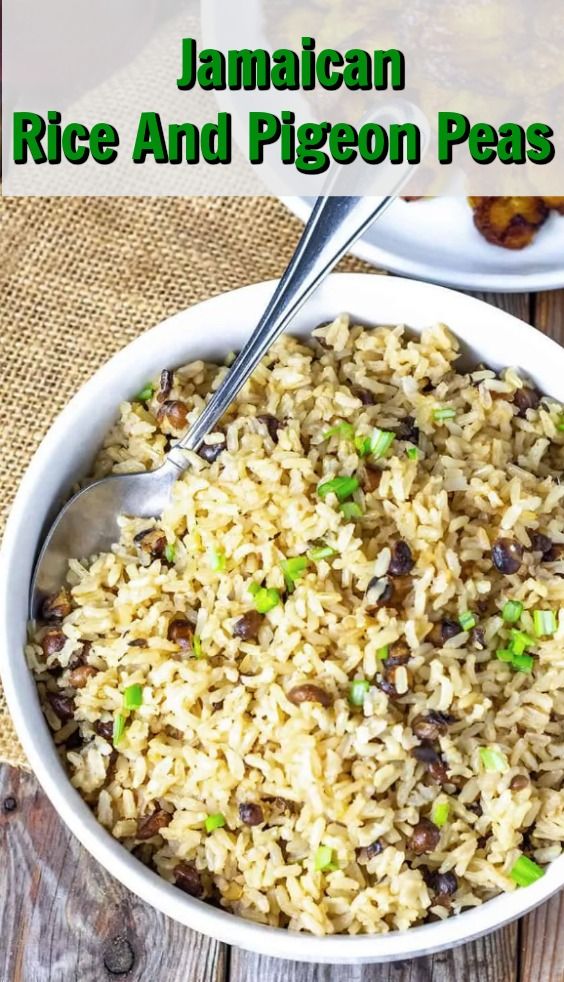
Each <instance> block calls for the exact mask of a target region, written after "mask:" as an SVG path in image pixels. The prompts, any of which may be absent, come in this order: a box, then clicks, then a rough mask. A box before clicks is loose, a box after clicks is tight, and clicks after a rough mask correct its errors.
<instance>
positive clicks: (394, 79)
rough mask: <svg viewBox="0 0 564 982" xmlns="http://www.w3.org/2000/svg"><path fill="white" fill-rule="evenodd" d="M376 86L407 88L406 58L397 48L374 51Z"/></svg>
mask: <svg viewBox="0 0 564 982" xmlns="http://www.w3.org/2000/svg"><path fill="white" fill-rule="evenodd" d="M374 88H375V89H378V90H380V89H389V88H392V89H395V90H396V91H401V90H402V89H405V58H404V56H403V54H402V52H401V51H398V49H397V48H390V49H389V50H388V51H375V52H374Z"/></svg>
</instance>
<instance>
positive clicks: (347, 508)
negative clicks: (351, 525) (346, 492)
mask: <svg viewBox="0 0 564 982" xmlns="http://www.w3.org/2000/svg"><path fill="white" fill-rule="evenodd" d="M340 510H341V512H342V513H343V515H344V516H345V518H362V515H363V511H362V508H361V507H360V505H357V503H356V501H344V502H343V504H342V505H341V509H340Z"/></svg>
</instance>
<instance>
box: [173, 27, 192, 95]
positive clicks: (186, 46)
mask: <svg viewBox="0 0 564 982" xmlns="http://www.w3.org/2000/svg"><path fill="white" fill-rule="evenodd" d="M181 68H182V71H181V73H180V78H179V79H177V80H176V84H177V86H178V88H179V89H193V88H194V85H195V84H196V42H195V40H194V38H182V65H181Z"/></svg>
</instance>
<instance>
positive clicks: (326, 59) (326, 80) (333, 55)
mask: <svg viewBox="0 0 564 982" xmlns="http://www.w3.org/2000/svg"><path fill="white" fill-rule="evenodd" d="M344 63H345V60H344V58H343V56H342V55H341V54H339V52H338V51H334V50H333V48H325V49H324V50H323V51H320V52H319V55H318V58H317V80H318V82H319V84H320V85H322V86H323V88H324V89H330V90H335V89H339V88H340V87H341V85H342V84H343V76H342V74H341V72H332V71H330V70H329V69H330V66H331V65H335V66H336V67H337V68H342V67H343V65H344Z"/></svg>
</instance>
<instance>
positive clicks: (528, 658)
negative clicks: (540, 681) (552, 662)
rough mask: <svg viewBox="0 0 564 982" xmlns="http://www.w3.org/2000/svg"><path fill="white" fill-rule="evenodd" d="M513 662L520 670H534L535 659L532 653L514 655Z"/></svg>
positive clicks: (514, 666)
mask: <svg viewBox="0 0 564 982" xmlns="http://www.w3.org/2000/svg"><path fill="white" fill-rule="evenodd" d="M511 664H512V665H513V668H515V669H516V670H517V671H518V672H532V670H533V665H534V664H535V659H534V658H533V656H532V655H513V658H512V659H511Z"/></svg>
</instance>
